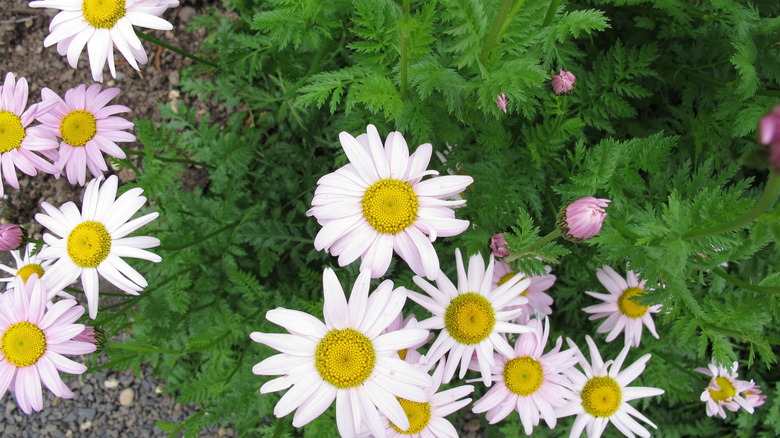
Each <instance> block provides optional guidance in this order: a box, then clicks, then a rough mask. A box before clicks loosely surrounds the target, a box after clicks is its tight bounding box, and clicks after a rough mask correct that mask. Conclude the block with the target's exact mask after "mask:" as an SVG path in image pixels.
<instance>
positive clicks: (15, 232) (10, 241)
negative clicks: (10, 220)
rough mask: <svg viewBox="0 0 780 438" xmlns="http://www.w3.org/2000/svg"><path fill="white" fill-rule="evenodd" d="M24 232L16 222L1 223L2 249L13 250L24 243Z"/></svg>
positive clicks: (0, 240)
mask: <svg viewBox="0 0 780 438" xmlns="http://www.w3.org/2000/svg"><path fill="white" fill-rule="evenodd" d="M23 237H24V233H23V232H22V227H20V226H19V225H16V224H3V225H0V250H2V251H11V250H14V249H16V248H19V247H20V246H21V245H22V240H23Z"/></svg>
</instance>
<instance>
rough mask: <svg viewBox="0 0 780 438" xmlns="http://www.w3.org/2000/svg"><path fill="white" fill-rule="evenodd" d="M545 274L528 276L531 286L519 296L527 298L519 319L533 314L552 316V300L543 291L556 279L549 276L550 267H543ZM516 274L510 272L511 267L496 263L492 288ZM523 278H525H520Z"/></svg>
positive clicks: (553, 276)
mask: <svg viewBox="0 0 780 438" xmlns="http://www.w3.org/2000/svg"><path fill="white" fill-rule="evenodd" d="M544 269H545V271H546V272H547V273H546V274H545V275H530V276H528V279H529V280H531V285H530V286H528V289H526V290H524V291H523V292H522V293H521V294H520V295H522V296H524V297H526V298H528V303H527V304H524V305H523V306H522V308H523V314H522V315H521V316H520V317H521V318H525V316H528V315H532V314H534V313H535V312H539V313H541V314H544V315H551V314H552V307H550V306H551V305H552V303H553V298H552V297H551V296H550V295H548V294H547V293H545V291H546V290H547V289H549V288H551V287H552V286H553V285H554V284H555V280H556V278H557V277H555V275H552V274H550V272H552V268H551V267H550V266H545V267H544ZM515 274H516V272H514V271H513V270H512V267H511V266H510V265H509V264H507V263H504V262H496V267H495V270H494V272H493V287H498V286H501V285H503V284H504V283H506V282H507V281H509V279H510V278H512V277H514V276H515ZM522 278H525V277H521V279H522Z"/></svg>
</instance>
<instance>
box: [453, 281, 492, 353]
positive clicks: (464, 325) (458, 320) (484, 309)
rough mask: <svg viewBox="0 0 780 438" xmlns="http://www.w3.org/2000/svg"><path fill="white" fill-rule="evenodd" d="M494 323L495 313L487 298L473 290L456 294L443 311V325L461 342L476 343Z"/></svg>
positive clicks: (489, 331)
mask: <svg viewBox="0 0 780 438" xmlns="http://www.w3.org/2000/svg"><path fill="white" fill-rule="evenodd" d="M494 325H496V313H495V311H493V306H492V305H491V304H490V301H488V300H487V298H485V297H483V296H482V295H480V294H477V293H474V292H468V293H465V294H463V295H458V296H457V297H455V298H454V299H453V300H452V301H451V302H450V305H449V306H447V310H446V311H445V312H444V326H445V328H446V329H447V331H448V332H449V334H450V336H452V337H453V338H454V339H455V340H456V341H458V342H460V343H461V344H478V343H480V342H482V341H483V340H484V339H486V338H487V337H488V336H489V335H490V333H491V332H492V331H493V326H494Z"/></svg>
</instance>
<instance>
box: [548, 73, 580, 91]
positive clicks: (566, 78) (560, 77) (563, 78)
mask: <svg viewBox="0 0 780 438" xmlns="http://www.w3.org/2000/svg"><path fill="white" fill-rule="evenodd" d="M576 81H577V77H576V76H574V75H573V74H571V72H568V71H566V70H560V72H559V73H558V74H557V75H553V76H552V81H550V84H551V85H552V88H553V91H554V92H555V94H558V95H560V94H569V93H571V90H573V89H574V82H576Z"/></svg>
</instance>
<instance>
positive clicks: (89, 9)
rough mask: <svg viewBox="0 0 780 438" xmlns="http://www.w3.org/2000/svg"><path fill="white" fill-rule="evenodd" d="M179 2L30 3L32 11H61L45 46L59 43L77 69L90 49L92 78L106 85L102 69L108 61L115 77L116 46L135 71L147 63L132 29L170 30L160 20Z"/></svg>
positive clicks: (70, 0) (92, 0)
mask: <svg viewBox="0 0 780 438" xmlns="http://www.w3.org/2000/svg"><path fill="white" fill-rule="evenodd" d="M178 5H179V2H178V1H171V0H168V1H160V0H38V1H33V2H30V6H31V7H33V8H52V9H60V10H61V12H59V13H58V14H57V15H55V16H54V18H52V20H51V24H49V31H50V32H51V33H50V34H49V35H48V36H47V37H46V39H45V40H44V41H43V45H44V47H49V46H51V45H54V44H57V52H59V54H60V55H63V56H66V55H67V57H68V64H70V66H71V67H73V68H76V66H77V64H78V60H79V56H81V52H82V51H83V50H84V46H87V53H88V54H89V64H90V66H91V70H92V79H94V80H95V81H97V82H103V69H104V68H105V65H106V61H108V69H109V70H110V71H111V76H113V77H116V67H115V65H114V47H116V49H117V50H119V53H121V54H122V56H124V57H125V59H127V62H128V63H130V65H131V66H132V67H133V68H134V69H136V70H140V69H139V68H138V63H141V64H146V62H147V60H148V59H147V57H146V52H145V51H144V48H143V46H142V45H141V40H139V39H138V36H136V34H135V31H134V30H133V26H140V27H146V28H149V29H159V30H171V29H173V26H172V25H171V23H169V22H167V21H165V20H163V19H162V18H160V15H162V13H163V12H165V10H166V9H168V8H169V7H174V6H178Z"/></svg>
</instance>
